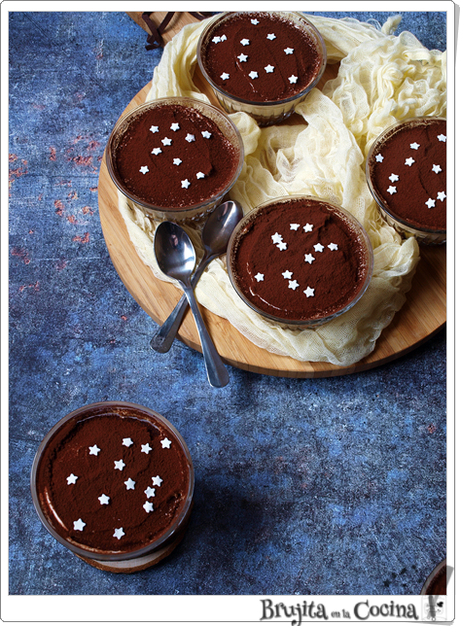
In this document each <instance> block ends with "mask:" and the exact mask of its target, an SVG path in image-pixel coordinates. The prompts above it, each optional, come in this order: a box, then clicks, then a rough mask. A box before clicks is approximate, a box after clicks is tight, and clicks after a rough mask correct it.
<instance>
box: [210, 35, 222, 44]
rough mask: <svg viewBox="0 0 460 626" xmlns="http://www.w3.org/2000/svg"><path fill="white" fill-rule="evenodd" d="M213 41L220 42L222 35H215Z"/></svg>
mask: <svg viewBox="0 0 460 626" xmlns="http://www.w3.org/2000/svg"><path fill="white" fill-rule="evenodd" d="M212 43H220V37H219V36H217V35H216V36H215V37H213V38H212Z"/></svg>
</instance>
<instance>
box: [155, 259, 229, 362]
mask: <svg viewBox="0 0 460 626" xmlns="http://www.w3.org/2000/svg"><path fill="white" fill-rule="evenodd" d="M216 256H217V255H205V256H204V257H203V258H202V260H201V262H200V264H199V265H198V267H197V268H196V270H195V273H194V274H193V277H192V286H193V287H195V286H196V284H197V282H198V280H199V279H200V277H201V274H202V273H203V271H204V269H205V267H206V266H207V265H208V263H210V262H211V261H212V260H213V259H214V258H215V257H216ZM187 306H188V301H187V297H186V295H185V294H183V295H182V297H181V299H180V300H179V302H178V303H177V304H176V306H175V307H174V309H173V310H172V311H171V313H170V315H169V317H168V319H167V320H165V321H164V322H163V324H162V325H161V326H160V328H159V329H158V330H157V332H156V333H155V334H154V335H153V337H152V339H151V340H150V346H151V348H152V349H153V350H155V351H156V352H160V353H161V354H164V353H165V352H168V350H169V349H170V348H171V346H172V343H173V341H174V338H175V336H176V335H177V331H178V330H179V327H180V325H181V324H182V320H183V318H184V315H185V312H186V311H187Z"/></svg>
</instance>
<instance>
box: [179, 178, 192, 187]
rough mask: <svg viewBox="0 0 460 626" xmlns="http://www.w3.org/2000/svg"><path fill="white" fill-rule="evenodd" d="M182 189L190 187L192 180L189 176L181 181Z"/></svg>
mask: <svg viewBox="0 0 460 626" xmlns="http://www.w3.org/2000/svg"><path fill="white" fill-rule="evenodd" d="M180 184H181V187H182V189H188V188H189V187H190V181H189V179H188V178H185V179H184V180H181V181H180Z"/></svg>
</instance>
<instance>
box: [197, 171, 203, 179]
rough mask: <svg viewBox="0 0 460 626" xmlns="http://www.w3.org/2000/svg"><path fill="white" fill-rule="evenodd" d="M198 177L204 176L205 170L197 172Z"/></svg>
mask: <svg viewBox="0 0 460 626" xmlns="http://www.w3.org/2000/svg"><path fill="white" fill-rule="evenodd" d="M196 177H197V178H204V174H203V172H197V173H196Z"/></svg>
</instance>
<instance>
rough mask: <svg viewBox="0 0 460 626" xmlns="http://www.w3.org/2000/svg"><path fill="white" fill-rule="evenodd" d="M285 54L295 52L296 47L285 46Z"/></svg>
mask: <svg viewBox="0 0 460 626" xmlns="http://www.w3.org/2000/svg"><path fill="white" fill-rule="evenodd" d="M284 52H285V54H293V52H294V48H284Z"/></svg>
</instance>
